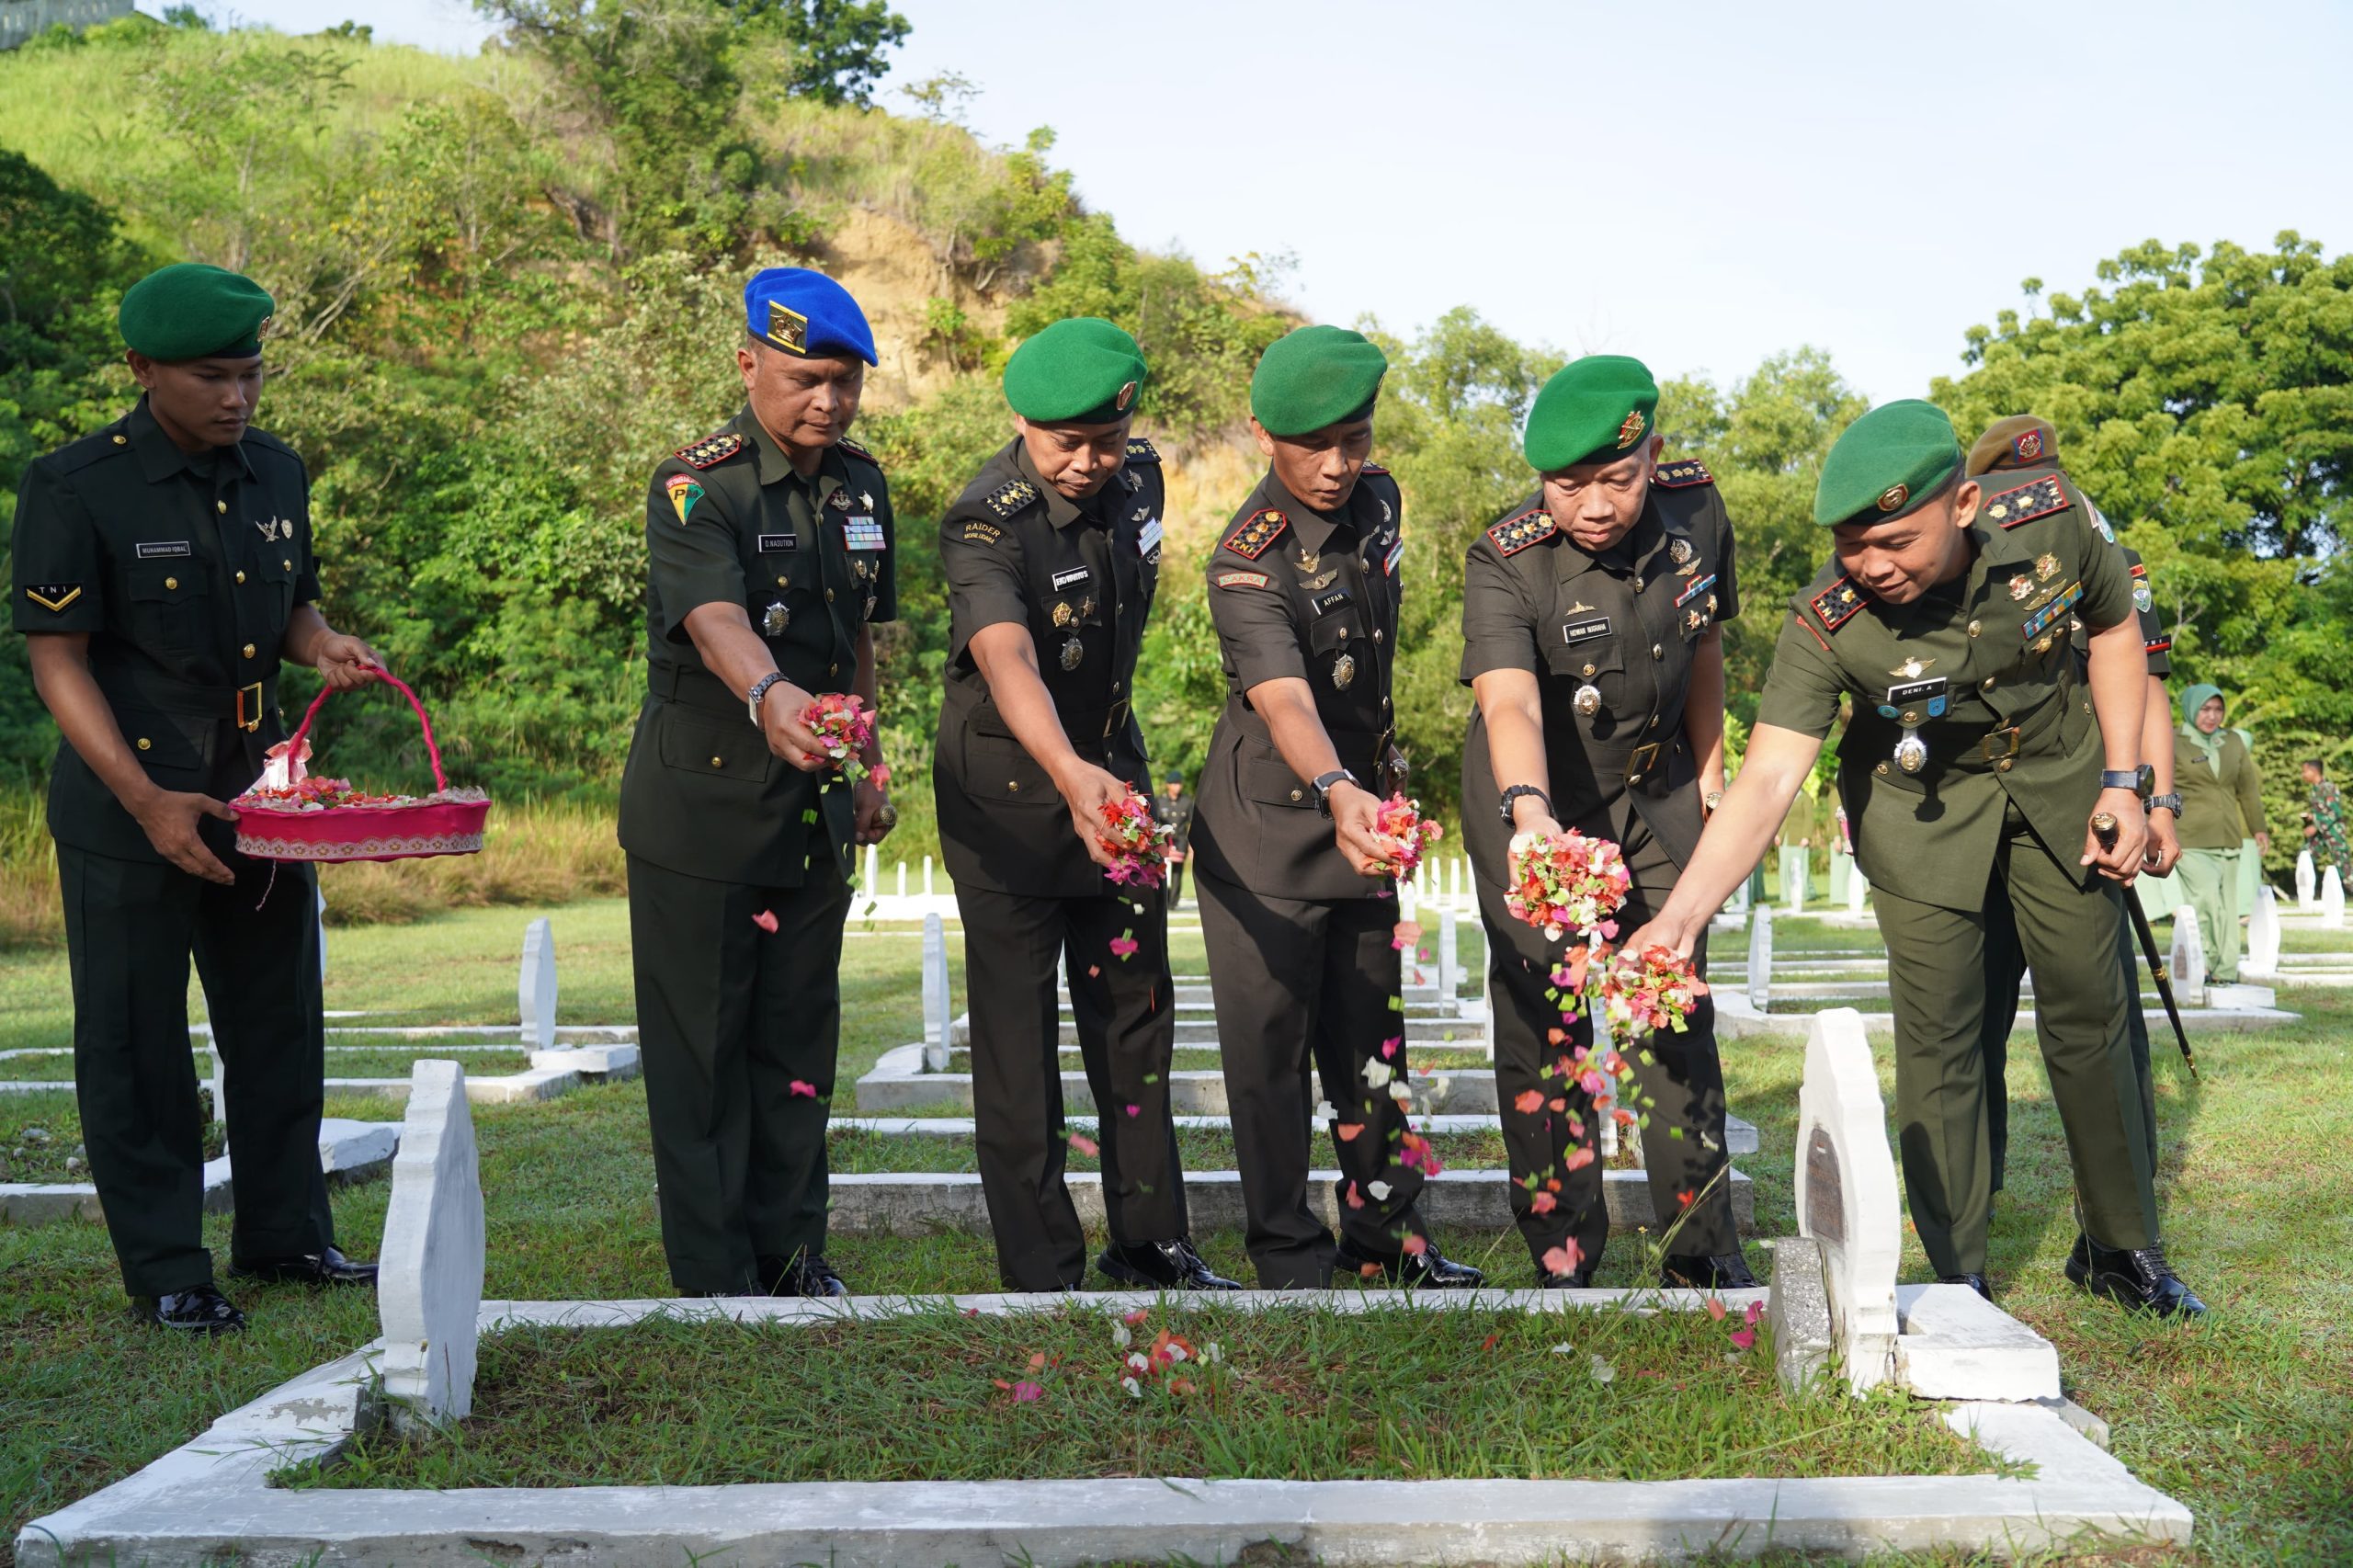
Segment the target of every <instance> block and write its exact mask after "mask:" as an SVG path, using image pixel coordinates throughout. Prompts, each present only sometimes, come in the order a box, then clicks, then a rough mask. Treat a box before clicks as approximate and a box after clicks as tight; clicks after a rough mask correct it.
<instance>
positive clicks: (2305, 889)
mask: <svg viewBox="0 0 2353 1568" xmlns="http://www.w3.org/2000/svg"><path fill="white" fill-rule="evenodd" d="M2315 911H2317V912H2318V914H2319V915H2320V923H2321V924H2322V925H2323V926H2326V927H2327V928H2328V929H2329V930H2332V931H2336V930H2340V929H2342V928H2343V926H2344V925H2345V879H2344V878H2343V877H2341V876H2339V875H2337V871H2336V867H2334V866H2330V867H2328V868H2326V869H2325V871H2324V872H2322V873H2320V874H2319V875H2317V876H2315V875H2314V873H2313V852H2312V851H2311V850H2309V849H2299V850H2297V851H2296V912H2297V913H2298V914H2300V915H2311V914H2313V913H2314V912H2315Z"/></svg>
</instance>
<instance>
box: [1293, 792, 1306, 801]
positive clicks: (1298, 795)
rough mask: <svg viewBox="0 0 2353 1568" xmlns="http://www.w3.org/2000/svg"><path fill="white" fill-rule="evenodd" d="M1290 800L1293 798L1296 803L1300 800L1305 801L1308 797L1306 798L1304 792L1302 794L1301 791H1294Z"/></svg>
mask: <svg viewBox="0 0 2353 1568" xmlns="http://www.w3.org/2000/svg"><path fill="white" fill-rule="evenodd" d="M1290 798H1291V799H1292V800H1294V801H1299V800H1304V799H1305V798H1306V797H1305V796H1304V795H1303V794H1302V792H1301V791H1299V790H1292V791H1291V792H1290Z"/></svg>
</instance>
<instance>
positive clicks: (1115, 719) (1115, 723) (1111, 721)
mask: <svg viewBox="0 0 2353 1568" xmlns="http://www.w3.org/2000/svg"><path fill="white" fill-rule="evenodd" d="M1127 722H1128V705H1127V704H1126V703H1125V702H1119V703H1114V704H1113V705H1112V707H1111V710H1110V711H1109V712H1108V713H1106V714H1105V715H1104V716H1103V738H1104V739H1105V740H1107V741H1108V740H1109V739H1110V738H1111V737H1112V736H1113V735H1116V734H1118V733H1120V731H1121V730H1122V729H1124V728H1125V727H1126V726H1127Z"/></svg>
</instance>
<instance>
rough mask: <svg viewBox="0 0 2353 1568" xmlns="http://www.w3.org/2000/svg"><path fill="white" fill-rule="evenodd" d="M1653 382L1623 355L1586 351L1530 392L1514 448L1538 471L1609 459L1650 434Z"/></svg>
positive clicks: (1637, 363) (1642, 368) (1655, 395)
mask: <svg viewBox="0 0 2353 1568" xmlns="http://www.w3.org/2000/svg"><path fill="white" fill-rule="evenodd" d="M1657 411H1658V383H1657V382H1656V381H1653V380H1652V379H1651V372H1650V369H1649V367H1648V366H1646V365H1644V364H1643V362H1642V361H1641V360H1640V359H1630V358H1626V356H1624V355H1623V354H1588V355H1586V357H1585V358H1582V359H1579V360H1577V361H1575V362H1574V364H1569V365H1564V366H1563V367H1562V368H1561V369H1559V370H1558V371H1557V372H1555V373H1554V375H1553V377H1552V380H1551V381H1546V382H1545V383H1544V388H1543V390H1542V391H1541V392H1538V393H1537V394H1536V402H1535V403H1534V405H1533V406H1531V407H1530V408H1529V411H1528V434H1527V436H1526V437H1524V438H1523V440H1522V442H1521V445H1520V449H1521V451H1522V452H1524V453H1525V454H1526V455H1527V458H1528V465H1529V467H1530V468H1532V469H1534V470H1536V472H1539V473H1551V472H1553V471H1554V470H1556V469H1563V468H1574V467H1575V466H1576V465H1577V464H1578V463H1586V462H1615V461H1617V460H1619V459H1620V458H1622V457H1625V456H1627V455H1629V454H1630V453H1631V452H1633V451H1634V450H1635V449H1637V448H1638V447H1639V446H1641V444H1642V441H1643V437H1645V436H1649V435H1652V434H1654V430H1653V429H1652V426H1651V415H1654V414H1655V413H1656V412H1657Z"/></svg>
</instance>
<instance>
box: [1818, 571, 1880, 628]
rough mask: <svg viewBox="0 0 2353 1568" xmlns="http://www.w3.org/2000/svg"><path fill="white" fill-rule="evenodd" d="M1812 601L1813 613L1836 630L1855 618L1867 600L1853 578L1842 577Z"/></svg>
mask: <svg viewBox="0 0 2353 1568" xmlns="http://www.w3.org/2000/svg"><path fill="white" fill-rule="evenodd" d="M1812 602H1813V613H1814V614H1815V615H1817V616H1820V617H1821V618H1822V624H1823V627H1824V629H1825V630H1827V631H1837V630H1838V629H1839V628H1840V627H1842V626H1844V625H1846V624H1847V622H1848V621H1850V620H1852V619H1855V616H1856V614H1857V612H1859V610H1861V608H1863V606H1864V604H1865V603H1866V602H1867V601H1866V600H1865V599H1864V597H1863V591H1862V590H1861V589H1860V588H1858V587H1856V586H1855V585H1854V582H1853V581H1852V580H1851V579H1849V578H1846V577H1841V578H1839V579H1838V580H1837V581H1836V582H1835V583H1833V584H1831V585H1830V586H1828V587H1826V588H1824V589H1823V590H1822V592H1820V593H1818V594H1816V595H1814V596H1813V601H1812Z"/></svg>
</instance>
